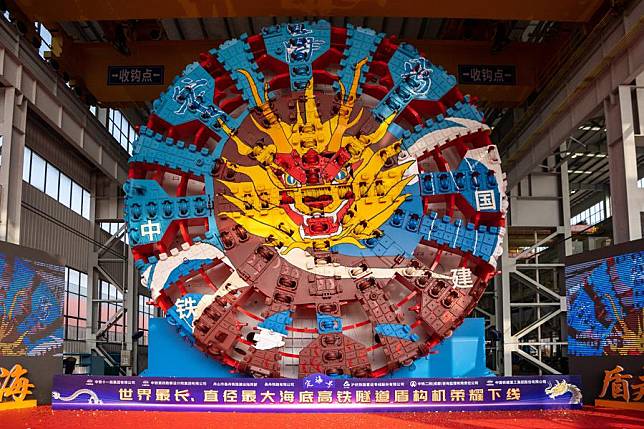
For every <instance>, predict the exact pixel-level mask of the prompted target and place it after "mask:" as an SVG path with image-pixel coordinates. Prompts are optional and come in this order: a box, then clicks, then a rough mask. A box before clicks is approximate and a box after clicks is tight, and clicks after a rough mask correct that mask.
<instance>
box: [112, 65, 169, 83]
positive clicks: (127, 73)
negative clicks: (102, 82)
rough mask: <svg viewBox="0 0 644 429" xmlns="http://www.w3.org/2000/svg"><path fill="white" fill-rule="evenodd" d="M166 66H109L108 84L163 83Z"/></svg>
mask: <svg viewBox="0 0 644 429" xmlns="http://www.w3.org/2000/svg"><path fill="white" fill-rule="evenodd" d="M163 74H164V66H109V67H108V68H107V84H108V85H163Z"/></svg>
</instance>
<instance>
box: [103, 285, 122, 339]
mask: <svg viewBox="0 0 644 429" xmlns="http://www.w3.org/2000/svg"><path fill="white" fill-rule="evenodd" d="M98 286H99V295H100V297H101V300H103V301H106V302H101V304H100V309H99V314H98V327H99V329H100V328H101V327H102V326H103V325H106V324H107V322H108V321H109V320H110V319H111V318H112V317H113V316H114V315H115V314H116V313H117V312H118V311H119V310H120V309H121V308H122V307H123V294H122V293H121V291H120V290H119V289H118V288H117V287H116V286H114V285H113V284H111V283H109V282H106V281H103V280H100V281H99V284H98ZM118 301H120V302H118ZM123 334H124V328H123V317H122V316H121V317H120V318H119V319H118V320H117V321H116V323H114V324H113V325H112V326H111V327H110V328H109V329H108V331H107V333H106V338H107V341H109V342H112V343H120V342H121V341H123V338H124V337H123Z"/></svg>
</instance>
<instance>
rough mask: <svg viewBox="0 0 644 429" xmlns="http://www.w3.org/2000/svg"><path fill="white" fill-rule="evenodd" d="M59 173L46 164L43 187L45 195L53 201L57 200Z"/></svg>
mask: <svg viewBox="0 0 644 429" xmlns="http://www.w3.org/2000/svg"><path fill="white" fill-rule="evenodd" d="M59 177H60V171H58V169H57V168H56V167H54V166H53V165H51V164H47V177H46V179H47V184H46V186H45V193H46V194H47V195H49V196H50V197H52V198H53V199H55V200H58V179H59Z"/></svg>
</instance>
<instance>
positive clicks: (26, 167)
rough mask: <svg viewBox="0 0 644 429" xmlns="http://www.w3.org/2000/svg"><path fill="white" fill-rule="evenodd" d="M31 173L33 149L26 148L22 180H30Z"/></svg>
mask: <svg viewBox="0 0 644 429" xmlns="http://www.w3.org/2000/svg"><path fill="white" fill-rule="evenodd" d="M30 174H31V149H29V148H28V147H26V148H25V158H24V160H23V163H22V180H24V181H25V182H29V175H30Z"/></svg>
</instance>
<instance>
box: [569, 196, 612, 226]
mask: <svg viewBox="0 0 644 429" xmlns="http://www.w3.org/2000/svg"><path fill="white" fill-rule="evenodd" d="M606 217H607V215H606V207H605V205H604V201H600V202H598V203H597V204H595V205H594V206H591V207H589V208H587V209H586V210H584V211H582V212H581V213H579V214H577V215H575V216H573V217H572V218H571V219H570V224H571V225H579V224H582V225H588V226H592V225H595V224H598V223H599V222H601V221H603V220H604V219H606Z"/></svg>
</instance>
